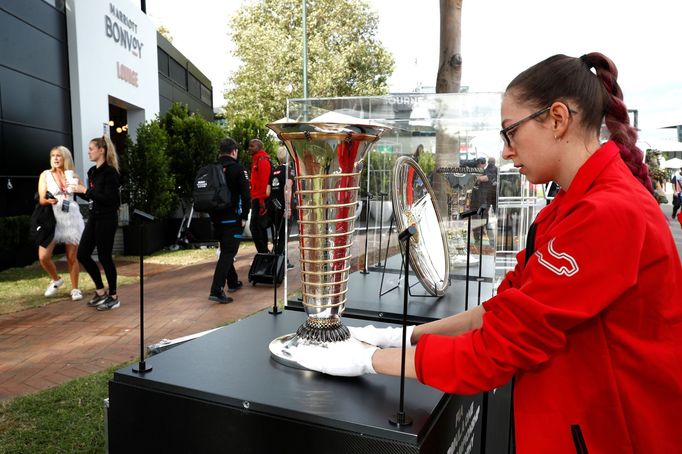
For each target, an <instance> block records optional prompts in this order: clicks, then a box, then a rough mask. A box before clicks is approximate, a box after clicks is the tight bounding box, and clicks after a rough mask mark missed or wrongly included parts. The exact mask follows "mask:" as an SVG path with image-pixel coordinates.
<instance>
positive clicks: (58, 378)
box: [0, 242, 299, 400]
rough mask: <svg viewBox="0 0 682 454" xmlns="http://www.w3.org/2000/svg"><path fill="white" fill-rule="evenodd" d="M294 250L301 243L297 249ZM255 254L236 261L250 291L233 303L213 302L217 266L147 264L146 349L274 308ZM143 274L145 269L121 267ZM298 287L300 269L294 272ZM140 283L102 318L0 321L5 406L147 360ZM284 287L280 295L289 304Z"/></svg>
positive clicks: (34, 316) (34, 315) (52, 312)
mask: <svg viewBox="0 0 682 454" xmlns="http://www.w3.org/2000/svg"><path fill="white" fill-rule="evenodd" d="M290 244H291V245H292V246H293V245H294V242H292V243H290ZM254 253H255V248H254V247H253V246H250V247H242V248H241V249H240V251H239V255H238V256H237V258H236V260H235V267H236V269H237V273H238V274H239V277H240V279H241V280H242V281H244V282H245V285H244V287H243V288H242V289H241V290H239V291H238V292H235V293H233V294H231V296H232V297H233V298H234V299H235V301H234V302H233V303H230V304H217V303H213V302H211V301H208V299H207V297H208V291H209V287H210V282H211V278H212V276H213V270H214V267H215V259H212V260H210V261H207V262H204V263H200V264H196V265H190V266H159V265H154V266H152V265H147V264H145V276H146V278H145V281H144V291H145V299H144V303H145V327H144V329H145V345H149V344H153V343H156V342H158V341H160V340H161V339H175V338H178V337H181V336H186V335H189V334H193V333H197V332H201V331H204V330H207V329H211V328H215V327H217V326H220V325H223V324H225V323H229V322H232V321H235V320H239V319H241V318H244V317H247V316H249V315H251V314H253V313H254V312H257V311H259V310H262V309H264V308H267V307H271V306H272V301H273V289H272V286H265V285H260V284H259V285H257V286H251V285H249V284H247V283H246V281H247V276H248V270H249V266H250V265H251V260H252V259H253V255H254ZM118 270H119V273H121V274H129V275H136V273H137V272H139V264H138V263H128V264H125V265H123V266H121V267H119V268H118ZM288 279H289V286H290V287H291V286H292V285H295V286H296V287H297V286H298V282H299V275H298V267H297V268H294V269H292V270H290V271H289V274H288ZM139 292H140V287H139V284H131V285H126V286H123V287H120V288H119V291H118V295H119V298H120V299H121V301H122V304H121V307H119V308H118V309H114V310H112V311H103V312H101V311H97V310H95V309H94V308H90V307H87V306H86V305H85V303H84V302H83V301H80V302H73V301H70V300H66V301H60V302H56V303H53V304H50V305H48V306H44V307H39V308H35V309H29V310H25V311H21V312H17V313H14V314H8V315H3V316H0V400H3V399H9V398H12V397H16V396H19V395H23V394H29V393H32V392H35V391H38V390H42V389H46V388H50V387H53V386H55V385H59V384H61V383H64V382H66V381H69V380H71V379H73V378H76V377H81V376H85V375H89V374H92V373H95V372H99V371H102V370H105V369H107V368H109V367H111V366H112V365H116V364H120V363H124V362H130V361H135V360H136V359H137V358H138V357H139V352H140V338H139V334H140V331H139V329H140V328H139ZM282 293H283V286H280V287H279V288H278V297H279V298H281V297H282Z"/></svg>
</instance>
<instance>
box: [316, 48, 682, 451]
mask: <svg viewBox="0 0 682 454" xmlns="http://www.w3.org/2000/svg"><path fill="white" fill-rule="evenodd" d="M616 77H617V70H616V67H615V66H614V64H613V62H611V60H609V59H608V58H607V57H605V56H604V55H602V54H599V53H591V54H587V55H583V56H582V57H580V58H573V57H567V56H565V55H555V56H553V57H550V58H548V59H547V60H544V61H542V62H540V63H538V64H536V65H535V66H532V67H531V68H529V69H527V70H526V71H524V72H522V73H521V74H519V75H518V76H517V77H516V78H515V79H514V80H513V81H512V82H511V83H510V84H509V86H508V87H507V90H506V92H505V95H504V98H503V101H502V127H503V129H502V131H501V132H500V133H501V135H502V139H503V140H504V150H503V157H504V158H505V159H507V160H511V161H513V163H514V166H515V167H517V168H518V169H519V172H520V173H522V174H523V175H525V176H526V178H527V179H528V180H529V181H530V182H532V183H546V182H549V181H556V182H557V183H559V185H560V186H561V188H562V190H561V191H560V192H559V194H558V195H557V196H556V198H555V199H554V200H553V201H552V203H551V204H549V206H547V207H546V208H545V209H543V210H542V211H541V212H540V214H539V215H538V217H537V218H536V220H535V221H534V223H533V226H532V227H531V232H532V234H529V241H528V244H527V248H526V249H525V250H523V251H521V252H520V253H519V254H518V255H517V262H518V264H517V266H516V269H515V270H514V271H512V272H510V273H508V275H507V276H506V277H505V279H504V281H503V282H502V284H501V285H500V287H499V288H498V290H497V294H496V296H494V297H493V298H491V299H490V300H488V301H486V302H485V303H484V304H483V305H482V306H479V307H475V308H473V309H471V310H469V311H467V312H464V313H461V314H457V315H455V316H452V317H449V318H446V319H442V320H438V321H435V322H432V323H428V324H424V325H421V326H417V327H410V328H409V329H408V332H409V334H408V335H409V336H410V340H411V342H412V343H413V344H416V348H410V349H409V350H408V352H407V364H406V372H407V375H408V376H412V377H416V378H418V379H419V380H420V381H421V382H423V383H425V384H428V385H431V386H434V387H436V388H439V389H441V390H443V391H445V392H449V393H457V394H472V393H478V392H481V391H486V390H490V389H493V388H495V387H498V386H501V385H504V384H505V383H507V382H509V380H511V378H512V377H516V379H515V386H514V418H515V420H514V421H515V430H516V434H515V439H516V449H517V452H518V453H520V454H521V453H545V452H552V453H575V452H589V453H590V454H593V453H647V454H649V453H671V452H680V449H682V448H681V447H680V446H681V445H680V440H681V438H680V437H681V435H680V427H681V426H680V422H679V421H680V419H679V417H680V416H679V413H680V410H682V302H681V301H680V295H682V266H681V265H680V258H679V255H678V252H677V249H676V246H675V243H674V241H673V238H672V235H671V234H670V229H669V227H668V225H667V221H666V220H665V217H664V215H663V213H662V211H661V209H660V207H659V206H658V204H657V203H656V201H655V199H654V197H653V195H652V185H651V181H650V179H649V176H648V172H647V167H646V166H645V165H644V164H643V159H642V152H641V151H640V150H639V149H638V148H637V147H636V145H635V142H636V138H637V133H636V130H635V129H634V128H632V127H631V126H630V125H629V118H628V113H627V109H626V107H625V105H624V103H623V97H622V92H621V90H620V87H619V86H618V84H617V82H616ZM602 122H605V123H606V126H607V127H608V129H609V131H610V133H611V137H610V140H609V141H607V142H606V143H603V144H602V143H600V141H599V131H600V128H601V125H602ZM351 331H352V334H353V336H354V337H356V338H359V339H361V340H363V341H365V342H368V343H371V344H373V345H376V346H377V347H380V348H378V349H369V350H364V351H363V352H356V354H349V355H347V356H346V357H345V358H339V357H334V358H327V357H325V356H324V355H321V354H317V353H315V352H311V353H310V355H309V357H308V358H307V360H306V363H305V365H306V366H308V367H310V368H313V369H316V370H320V371H322V372H326V373H330V374H334V375H360V374H363V373H375V372H378V373H384V374H391V375H397V374H399V371H400V350H399V349H396V348H388V347H396V346H399V345H400V339H401V334H400V331H401V330H399V329H390V328H389V329H376V328H374V327H372V326H367V327H363V328H359V329H353V328H351ZM585 448H586V451H585ZM576 450H577V451H576Z"/></svg>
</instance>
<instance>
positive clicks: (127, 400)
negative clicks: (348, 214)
mask: <svg viewBox="0 0 682 454" xmlns="http://www.w3.org/2000/svg"><path fill="white" fill-rule="evenodd" d="M302 320H303V317H302V315H301V314H300V313H298V312H294V311H284V313H283V314H281V315H279V316H277V317H272V316H270V315H268V314H267V312H265V311H263V312H259V313H258V314H255V315H253V316H251V317H248V318H246V319H243V320H240V321H238V322H236V323H234V324H232V325H229V326H225V327H223V328H221V329H219V330H216V331H213V332H211V333H209V334H206V335H205V336H202V337H200V338H197V339H194V340H192V341H190V342H187V343H185V344H182V345H179V346H177V347H175V348H173V349H171V350H167V351H165V352H163V353H160V354H158V355H155V356H153V357H151V358H149V362H150V363H152V365H153V366H154V374H149V375H146V376H144V375H138V374H135V373H133V372H132V370H131V368H130V367H127V368H123V369H120V370H118V371H117V372H116V373H115V374H114V377H113V379H112V380H111V381H110V382H109V409H108V413H107V425H108V440H109V445H108V447H109V452H111V453H119V452H131V449H134V450H135V452H144V451H148V452H202V453H209V452H234V453H275V452H276V453H296V454H301V453H325V454H336V453H339V454H341V453H343V454H346V453H368V454H369V453H372V454H374V453H446V452H458V451H459V450H460V449H461V452H470V453H474V454H479V453H480V452H481V422H482V419H483V418H484V415H483V411H482V409H481V401H482V399H481V396H480V395H478V396H455V395H448V394H443V393H441V392H439V391H437V390H435V389H433V388H429V387H427V386H424V385H422V384H420V383H419V382H417V381H416V380H411V379H410V380H406V382H405V407H406V408H408V409H409V412H410V415H411V416H412V418H413V419H414V422H413V424H412V425H410V426H398V427H396V426H392V425H391V424H390V423H389V422H388V419H387V415H389V414H391V413H394V412H395V409H396V408H397V407H398V400H399V393H398V388H399V386H398V385H399V383H398V381H399V379H398V378H397V377H388V376H384V375H367V376H363V377H357V378H340V377H331V376H328V375H323V374H320V373H317V372H310V371H304V370H299V369H294V368H289V367H286V366H283V365H281V364H279V363H277V362H275V361H273V360H272V359H271V358H270V353H269V351H268V344H269V342H270V341H271V340H272V339H274V338H275V337H278V336H281V335H284V334H287V333H291V332H293V331H295V330H296V328H297V327H298V326H299V325H300V324H301V322H302ZM344 323H345V324H346V325H349V326H361V325H364V324H365V322H364V321H361V320H354V319H351V318H344ZM378 326H385V324H381V323H379V324H378ZM140 409H144V411H140Z"/></svg>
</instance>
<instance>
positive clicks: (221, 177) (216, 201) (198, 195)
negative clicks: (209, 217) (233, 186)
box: [192, 162, 232, 213]
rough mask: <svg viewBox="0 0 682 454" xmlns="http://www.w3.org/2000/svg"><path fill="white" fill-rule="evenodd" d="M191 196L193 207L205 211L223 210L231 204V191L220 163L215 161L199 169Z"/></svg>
mask: <svg viewBox="0 0 682 454" xmlns="http://www.w3.org/2000/svg"><path fill="white" fill-rule="evenodd" d="M192 198H193V199H194V209H195V210H196V211H201V212H205V213H210V212H213V211H221V210H225V209H226V208H229V207H230V206H231V205H232V193H231V192H230V188H228V187H227V181H226V180H225V172H224V170H223V165H222V164H220V163H217V162H215V163H212V164H207V165H205V166H204V167H202V168H200V169H199V171H198V172H197V176H196V178H195V179H194V187H193V190H192Z"/></svg>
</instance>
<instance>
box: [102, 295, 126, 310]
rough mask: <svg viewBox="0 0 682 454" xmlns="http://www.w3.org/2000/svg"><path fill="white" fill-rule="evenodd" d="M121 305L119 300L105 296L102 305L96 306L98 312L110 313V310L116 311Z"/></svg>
mask: <svg viewBox="0 0 682 454" xmlns="http://www.w3.org/2000/svg"><path fill="white" fill-rule="evenodd" d="M120 305H121V300H119V299H118V298H114V297H113V296H111V295H107V297H106V298H105V299H104V301H103V302H102V304H100V305H99V306H97V310H98V311H110V310H111V309H116V308H117V307H118V306H120Z"/></svg>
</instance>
